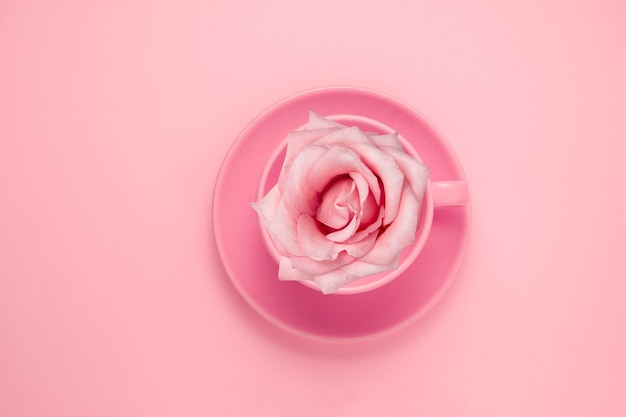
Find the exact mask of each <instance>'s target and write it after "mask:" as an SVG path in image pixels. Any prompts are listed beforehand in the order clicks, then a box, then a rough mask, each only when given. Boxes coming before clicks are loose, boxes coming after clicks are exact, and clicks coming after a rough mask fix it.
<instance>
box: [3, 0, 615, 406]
mask: <svg viewBox="0 0 626 417" xmlns="http://www.w3.org/2000/svg"><path fill="white" fill-rule="evenodd" d="M297 3H298V2H293V1H286V0H284V1H278V0H268V1H264V2H253V1H241V0H235V1H231V2H218V1H214V0H209V1H203V2H200V1H195V2H174V1H165V0H161V1H102V2H95V1H92V2H83V1H78V0H75V1H56V2H43V1H21V2H19V1H11V0H4V1H0V415H1V416H11V417H12V416H87V415H88V416H114V415H119V416H209V415H215V416H218V415H219V416H244V415H261V416H266V415H267V416H295V415H298V416H319V415H324V416H352V415H355V416H356V415H358V416H376V415H382V414H383V413H384V414H385V415H392V416H415V415H436V416H555V415H570V416H572V415H574V416H590V415H597V416H623V415H626V396H625V395H624V393H625V392H626V355H625V354H624V352H626V332H625V331H626V303H624V297H625V295H626V279H625V278H626V253H625V252H626V220H625V216H624V213H626V192H625V191H626V185H625V184H626V165H625V163H624V161H625V160H626V51H625V49H626V47H625V46H624V45H625V43H624V42H625V39H626V2H623V1H619V0H603V1H591V0H584V1H577V2H572V1H556V0H548V1H537V0H532V1H516V2H513V1H504V2H503V1H496V0H492V1H480V0H479V1H472V2H461V1H454V0H444V1H416V2H408V1H399V0H386V1H380V2H376V3H374V4H373V5H371V6H366V4H365V3H363V2H362V1H339V2H336V1H330V0H320V1H316V2H306V3H302V4H297ZM409 3H411V5H409ZM337 84H349V85H357V86H362V87H367V88H372V89H375V90H379V91H383V92H385V93H388V94H391V95H393V96H396V97H398V98H400V99H401V100H403V101H405V102H407V103H409V104H410V105H412V106H414V107H416V108H417V109H419V110H420V111H422V112H423V113H424V114H426V115H427V116H428V117H429V118H430V119H431V120H432V121H433V122H434V123H435V124H436V125H437V126H438V127H439V128H440V129H441V130H442V131H443V133H444V134H445V135H446V137H447V138H448V140H449V142H450V144H451V145H452V146H453V147H454V148H455V150H456V151H457V154H458V156H459V158H460V160H461V161H462V163H463V165H464V168H465V172H466V175H467V178H468V181H469V183H470V186H471V192H472V204H473V209H472V210H473V221H472V235H471V238H470V242H469V247H468V251H467V253H466V257H465V260H464V262H463V264H462V267H461V269H460V271H459V273H458V275H457V278H456V281H455V283H454V284H453V286H452V288H451V290H450V291H449V292H448V294H447V295H446V296H445V297H444V298H443V299H442V300H441V302H439V303H438V304H437V305H436V306H435V307H434V308H433V309H432V310H431V311H430V312H429V313H428V314H427V315H426V316H424V317H423V318H422V319H420V320H418V321H417V322H415V323H413V324H412V325H411V326H409V327H407V328H404V329H402V330H401V331H399V332H396V333H394V334H391V335H387V336H385V337H382V338H379V339H377V340H374V341H370V342H366V343H360V344H350V345H328V344H318V343H314V342H310V341H307V340H304V339H299V338H297V337H295V336H291V335H289V334H287V333H285V332H283V331H282V330H280V329H278V328H275V327H274V326H273V325H272V324H270V323H268V322H266V321H265V320H264V319H262V318H261V317H260V316H258V315H257V314H256V313H255V312H254V311H253V310H252V309H251V308H250V307H249V306H248V305H247V304H246V303H245V302H244V301H243V299H242V298H241V297H240V296H239V295H238V294H237V293H236V291H235V290H234V288H233V287H232V285H231V284H230V282H229V281H228V279H227V277H226V275H225V273H224V270H223V268H222V266H221V264H220V260H219V258H218V256H217V252H216V248H215V243H214V241H213V237H212V225H211V204H212V201H211V199H212V191H213V187H214V183H215V180H216V178H217V173H218V168H219V164H220V162H221V161H222V159H223V158H224V157H225V155H226V153H227V150H228V148H229V146H230V145H231V144H232V143H233V141H234V139H235V138H236V136H237V135H238V133H239V132H240V131H241V130H242V129H243V128H244V126H245V125H246V124H247V123H248V122H249V121H250V120H251V119H252V118H253V117H254V116H256V115H257V114H258V113H259V112H261V111H262V110H263V109H265V108H266V107H267V106H269V105H271V104H272V103H274V102H275V101H277V100H279V99H281V98H283V97H285V96H288V95H291V94H293V93H296V92H299V91H302V90H306V89H309V88H313V87H319V86H325V85H337ZM242 261H245V254H242Z"/></svg>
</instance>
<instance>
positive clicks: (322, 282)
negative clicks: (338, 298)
mask: <svg viewBox="0 0 626 417" xmlns="http://www.w3.org/2000/svg"><path fill="white" fill-rule="evenodd" d="M355 279H357V278H356V277H353V276H351V275H349V274H347V273H346V272H345V271H343V270H341V269H335V270H334V271H331V272H329V273H327V274H324V275H320V276H316V277H313V280H314V281H315V283H316V284H317V285H318V286H319V287H320V290H321V291H322V293H324V294H331V293H333V292H335V291H337V290H338V289H339V288H341V287H343V286H344V285H346V284H349V283H351V282H352V281H354V280H355Z"/></svg>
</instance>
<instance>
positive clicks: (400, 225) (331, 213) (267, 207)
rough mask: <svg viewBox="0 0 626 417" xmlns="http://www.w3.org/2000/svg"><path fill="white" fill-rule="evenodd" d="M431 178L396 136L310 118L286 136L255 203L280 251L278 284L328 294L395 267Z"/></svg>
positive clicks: (413, 231)
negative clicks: (275, 171) (294, 283)
mask: <svg viewBox="0 0 626 417" xmlns="http://www.w3.org/2000/svg"><path fill="white" fill-rule="evenodd" d="M428 174H429V169H428V168H427V167H426V166H424V165H423V164H421V163H420V162H419V161H417V160H416V159H414V158H413V157H412V156H410V155H408V154H407V153H406V152H405V151H404V149H403V148H402V146H401V144H400V141H399V139H398V134H397V133H396V132H394V133H389V134H384V135H377V134H371V133H364V132H362V131H361V130H360V129H359V128H358V127H347V126H344V125H341V124H339V123H336V122H334V121H331V120H328V119H326V118H324V117H322V116H319V115H317V114H315V113H313V112H311V113H310V116H309V123H308V125H307V127H306V129H305V130H302V131H294V132H291V133H289V135H288V137H287V153H286V156H285V161H284V163H283V167H282V170H281V172H280V176H279V179H278V184H276V185H275V186H274V187H273V188H272V189H271V190H270V191H269V192H268V193H267V195H265V197H263V199H262V200H261V201H259V202H256V203H252V207H253V208H254V209H255V210H256V212H257V213H258V215H259V216H260V218H261V221H262V223H263V224H264V225H265V227H266V228H267V230H268V232H269V235H270V236H271V238H272V240H273V242H274V244H275V245H276V248H277V249H278V251H279V252H280V262H279V270H278V277H279V279H281V280H314V281H315V282H316V283H317V284H318V286H319V287H320V289H321V290H322V292H323V293H324V294H328V293H332V292H334V291H336V290H337V289H339V288H341V287H342V286H344V285H346V284H348V283H349V282H352V281H354V280H356V279H359V278H362V277H365V276H369V275H372V274H376V273H379V272H383V271H388V270H392V269H397V268H398V263H399V259H400V253H401V252H402V250H403V249H404V248H405V247H407V246H409V245H410V244H411V243H412V242H413V241H414V240H415V234H416V231H417V227H418V223H419V217H420V207H421V202H422V198H423V196H424V190H425V188H426V182H427V180H428Z"/></svg>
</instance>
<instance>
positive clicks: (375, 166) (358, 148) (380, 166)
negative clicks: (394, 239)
mask: <svg viewBox="0 0 626 417" xmlns="http://www.w3.org/2000/svg"><path fill="white" fill-rule="evenodd" d="M350 149H352V150H353V151H354V152H355V153H356V154H358V155H359V156H360V157H361V159H362V160H363V162H365V164H367V166H368V167H369V168H370V169H371V170H372V172H374V173H375V174H376V175H377V176H378V177H379V178H380V180H381V182H382V183H383V190H384V193H385V217H384V219H383V224H384V225H388V224H389V223H391V222H392V221H393V219H394V218H395V217H396V215H397V213H398V207H399V201H400V193H401V192H402V186H403V184H404V175H403V174H402V171H401V170H400V168H399V167H398V164H396V161H395V160H394V159H393V157H391V156H390V155H389V154H387V153H386V152H384V151H382V150H380V149H379V148H377V147H376V146H374V145H369V144H351V145H350Z"/></svg>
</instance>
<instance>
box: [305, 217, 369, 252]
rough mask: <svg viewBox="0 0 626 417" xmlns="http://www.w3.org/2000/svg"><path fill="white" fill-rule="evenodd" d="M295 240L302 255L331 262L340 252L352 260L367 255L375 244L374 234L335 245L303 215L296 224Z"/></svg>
mask: <svg viewBox="0 0 626 417" xmlns="http://www.w3.org/2000/svg"><path fill="white" fill-rule="evenodd" d="M296 227H297V240H298V242H299V244H300V247H301V248H302V250H301V253H302V255H298V256H308V257H309V258H311V259H312V260H315V261H332V260H335V259H337V256H338V255H339V253H340V252H342V251H345V252H346V253H347V254H348V255H350V256H352V257H354V258H360V257H362V256H364V255H365V254H367V253H368V252H369V251H370V250H371V249H372V248H373V247H374V245H375V244H376V234H375V233H372V234H370V235H368V236H365V237H364V238H363V239H362V240H360V241H358V242H354V243H336V242H332V241H330V240H328V239H327V238H326V236H325V235H324V234H323V233H322V232H321V231H320V230H319V228H318V226H317V223H316V221H315V219H313V218H311V217H310V216H307V215H306V214H303V215H302V216H301V217H300V219H298V222H297V226H296Z"/></svg>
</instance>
